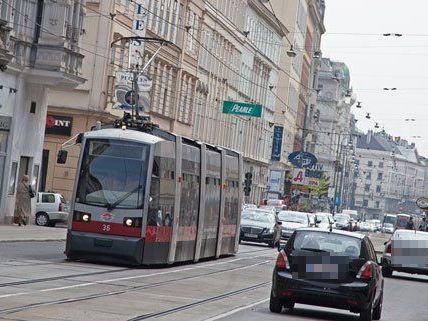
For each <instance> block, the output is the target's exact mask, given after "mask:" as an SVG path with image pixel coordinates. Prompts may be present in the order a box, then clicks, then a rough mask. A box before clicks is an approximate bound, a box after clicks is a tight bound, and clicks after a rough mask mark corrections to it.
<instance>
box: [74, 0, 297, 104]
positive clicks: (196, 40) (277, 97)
mask: <svg viewBox="0 0 428 321" xmlns="http://www.w3.org/2000/svg"><path fill="white" fill-rule="evenodd" d="M79 5H80V6H82V7H84V8H86V9H88V10H90V11H92V12H95V13H98V14H99V15H101V16H104V17H105V18H107V19H109V20H112V19H111V17H110V16H107V15H105V14H103V13H101V12H98V11H96V10H94V9H92V8H90V7H88V6H86V5H84V4H82V3H79ZM146 11H147V12H149V13H152V14H153V15H154V16H156V17H158V18H160V19H161V20H163V21H165V22H166V23H167V24H170V25H173V26H176V27H177V28H179V27H178V26H177V24H174V23H171V22H169V21H168V20H165V19H164V18H162V17H160V16H158V15H156V14H154V13H153V12H152V11H150V10H146ZM113 22H114V23H117V24H120V25H121V26H122V27H123V26H124V27H126V28H129V26H128V25H126V24H124V23H122V22H120V21H118V20H113ZM179 29H181V30H183V31H187V30H186V29H185V28H179ZM131 33H132V34H134V35H136V33H135V32H133V31H132V30H131ZM191 37H192V38H193V39H194V40H195V42H197V43H198V44H199V45H200V46H201V47H202V48H203V49H205V50H206V51H207V52H208V54H209V55H211V56H212V57H214V59H216V60H217V61H219V62H220V64H222V65H223V66H225V67H226V68H227V69H229V70H230V71H232V72H233V73H234V74H236V75H238V76H239V77H240V78H242V79H244V80H246V81H247V82H248V83H250V84H253V85H255V86H257V87H259V88H262V89H266V90H270V89H269V87H263V86H262V85H260V84H257V83H255V82H253V81H252V80H250V79H247V78H245V77H244V76H242V75H241V74H239V73H238V72H237V71H235V70H234V69H232V68H231V67H229V66H228V65H227V64H225V63H224V62H223V61H222V60H221V59H219V58H218V57H217V56H216V55H215V54H213V53H212V52H211V51H210V50H208V49H207V48H206V47H205V46H204V45H203V44H202V43H201V42H200V41H199V39H197V38H196V37H195V36H193V35H191ZM272 94H273V95H274V96H275V98H276V99H278V101H280V102H281V103H282V104H283V105H284V106H286V107H287V108H291V107H290V106H289V105H288V104H287V103H285V102H284V101H283V100H282V99H281V98H280V97H279V96H278V95H277V94H275V93H274V92H272Z"/></svg>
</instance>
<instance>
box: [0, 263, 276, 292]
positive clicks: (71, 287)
mask: <svg viewBox="0 0 428 321" xmlns="http://www.w3.org/2000/svg"><path fill="white" fill-rule="evenodd" d="M262 256H265V255H256V256H250V257H242V258H237V259H233V260H228V261H222V262H216V263H212V264H204V265H198V266H193V267H188V268H182V269H177V270H173V271H164V272H156V273H151V274H144V275H135V276H128V277H122V278H115V279H108V280H101V281H95V282H87V283H81V284H75V285H67V286H61V287H55V288H48V289H42V290H38V291H31V292H19V293H11V294H3V295H0V299H4V298H9V297H16V296H22V295H29V294H37V293H43V292H52V291H60V290H68V289H75V288H82V287H87V286H91V285H97V284H103V283H110V282H117V281H126V280H134V279H142V278H148V277H152V276H159V275H165V274H169V273H180V272H185V271H191V270H196V269H201V268H206V267H212V266H218V265H222V264H227V263H233V262H237V261H242V260H246V259H254V258H258V257H262ZM267 262H269V261H268V260H267V261H263V262H260V263H256V264H253V265H248V266H245V267H243V268H249V267H252V266H256V265H260V264H264V263H267ZM224 272H228V271H224Z"/></svg>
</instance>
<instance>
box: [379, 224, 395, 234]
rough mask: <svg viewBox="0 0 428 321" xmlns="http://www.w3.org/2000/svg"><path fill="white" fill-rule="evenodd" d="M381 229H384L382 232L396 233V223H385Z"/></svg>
mask: <svg viewBox="0 0 428 321" xmlns="http://www.w3.org/2000/svg"><path fill="white" fill-rule="evenodd" d="M381 231H382V233H388V234H392V233H394V224H392V223H383V226H382V229H381Z"/></svg>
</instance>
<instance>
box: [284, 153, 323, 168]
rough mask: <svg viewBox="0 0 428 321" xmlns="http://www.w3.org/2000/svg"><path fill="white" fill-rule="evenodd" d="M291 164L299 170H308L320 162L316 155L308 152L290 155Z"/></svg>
mask: <svg viewBox="0 0 428 321" xmlns="http://www.w3.org/2000/svg"><path fill="white" fill-rule="evenodd" d="M288 160H289V161H290V163H291V164H293V165H294V166H296V167H298V168H308V167H312V166H314V165H315V164H316V163H317V162H318V160H317V158H316V157H315V155H314V154H311V153H306V152H294V153H291V154H290V155H288Z"/></svg>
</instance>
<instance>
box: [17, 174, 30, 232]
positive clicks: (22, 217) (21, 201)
mask: <svg viewBox="0 0 428 321" xmlns="http://www.w3.org/2000/svg"><path fill="white" fill-rule="evenodd" d="M30 215H31V195H30V178H29V177H28V175H24V176H22V178H21V181H20V182H19V184H18V187H17V189H16V201H15V223H18V225H19V226H21V224H24V225H27V223H26V219H27V217H30Z"/></svg>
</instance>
